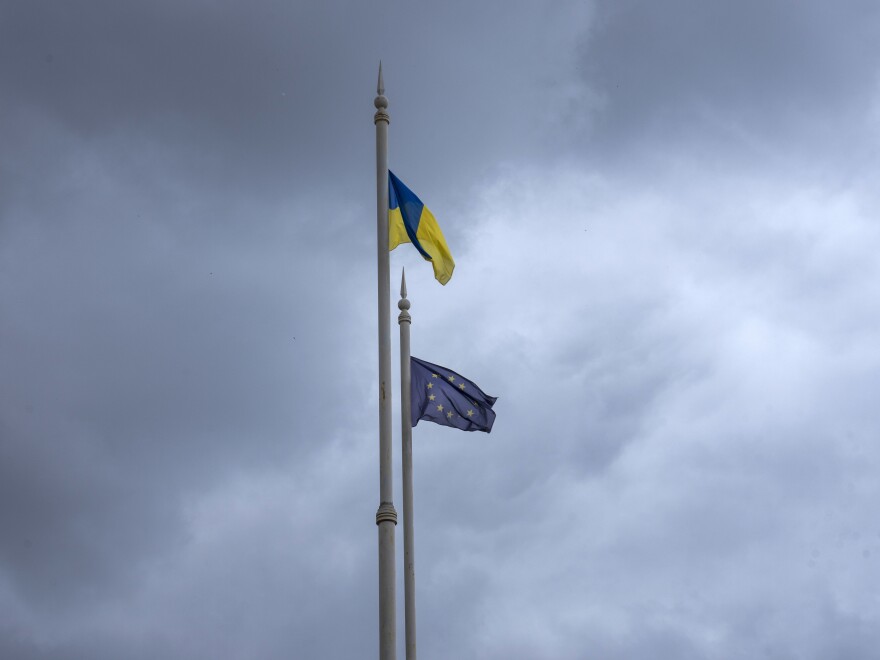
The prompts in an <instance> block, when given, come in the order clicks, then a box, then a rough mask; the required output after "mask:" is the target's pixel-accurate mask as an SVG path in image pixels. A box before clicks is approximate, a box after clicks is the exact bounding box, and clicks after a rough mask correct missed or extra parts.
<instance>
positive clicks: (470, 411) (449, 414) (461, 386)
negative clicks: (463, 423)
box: [428, 374, 474, 419]
mask: <svg viewBox="0 0 880 660" xmlns="http://www.w3.org/2000/svg"><path fill="white" fill-rule="evenodd" d="M431 377H432V378H440V374H431ZM447 380H448V381H449V382H450V383H454V382H455V376H448V377H447ZM428 389H429V390H433V389H434V383H428ZM458 389H460V390H462V391H464V383H459V384H458ZM436 398H437V397H436V396H435V395H434V394H433V393H431V394H429V395H428V401H434V400H435V399H436ZM437 412H443V404H440V403H438V404H437ZM454 414H455V413H453V412H452V411H451V410H449V411H447V413H446V417H447V418H449V419H452V417H453V415H454ZM467 416H468V417H473V416H474V411H473V409H468V411H467Z"/></svg>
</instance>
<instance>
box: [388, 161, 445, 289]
mask: <svg viewBox="0 0 880 660" xmlns="http://www.w3.org/2000/svg"><path fill="white" fill-rule="evenodd" d="M401 243H412V244H413V245H414V246H415V248H416V249H417V250H418V251H419V254H421V255H422V258H424V259H425V261H430V262H431V265H432V266H433V267H434V277H435V278H436V279H437V281H438V282H440V284H444V285H445V284H446V283H447V282H448V281H449V278H450V277H452V271H453V270H454V269H455V261H454V260H453V259H452V254H451V253H450V252H449V246H448V245H446V239H445V238H444V237H443V232H442V231H440V225H438V224H437V219H436V218H435V217H434V214H433V213H431V212H430V211H429V210H428V207H427V206H425V205H424V204H423V203H422V200H420V199H419V198H418V197H416V194H415V193H414V192H413V191H412V190H410V189H409V188H407V187H406V186H405V185H404V183H403V181H401V180H400V179H398V178H397V177H396V176H394V172H392V171H390V170H389V171H388V249H389V250H393V249H394V248H396V247H397V246H398V245H400V244H401Z"/></svg>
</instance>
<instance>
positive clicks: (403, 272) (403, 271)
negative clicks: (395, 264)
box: [400, 268, 406, 298]
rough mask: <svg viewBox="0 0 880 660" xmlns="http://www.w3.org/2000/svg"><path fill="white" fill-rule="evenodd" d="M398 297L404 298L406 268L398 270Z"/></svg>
mask: <svg viewBox="0 0 880 660" xmlns="http://www.w3.org/2000/svg"><path fill="white" fill-rule="evenodd" d="M400 297H401V298H406V268H403V269H401V271H400Z"/></svg>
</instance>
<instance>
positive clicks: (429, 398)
mask: <svg viewBox="0 0 880 660" xmlns="http://www.w3.org/2000/svg"><path fill="white" fill-rule="evenodd" d="M436 398H437V397H436V396H434V395H433V394H429V395H428V401H433V400H434V399H436Z"/></svg>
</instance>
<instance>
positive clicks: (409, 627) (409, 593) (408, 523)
mask: <svg viewBox="0 0 880 660" xmlns="http://www.w3.org/2000/svg"><path fill="white" fill-rule="evenodd" d="M397 307H398V308H399V309H400V314H399V315H398V317H397V323H398V324H399V325H400V438H401V456H402V462H403V473H402V476H403V593H404V612H405V616H406V618H405V621H406V660H416V568H415V548H414V542H413V478H412V411H411V410H410V400H411V399H412V392H411V391H410V387H411V385H410V382H411V381H410V378H411V374H410V362H409V353H410V347H409V329H410V326H411V325H412V317H410V315H409V311H408V310H409V300H407V298H406V271H404V272H402V273H401V274H400V300H399V301H398V303H397Z"/></svg>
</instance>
